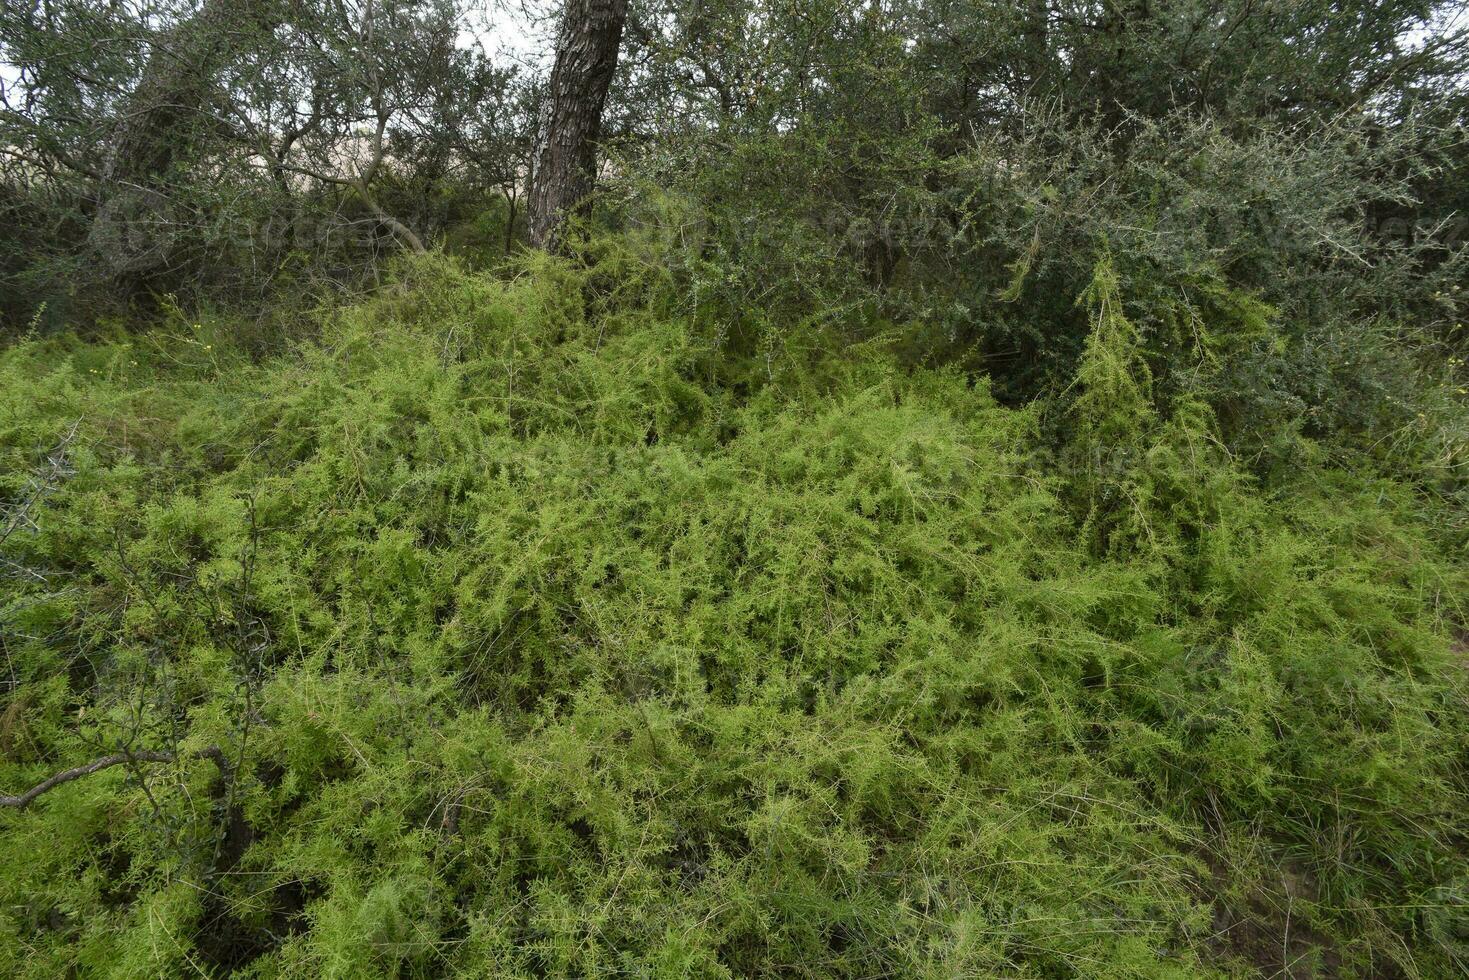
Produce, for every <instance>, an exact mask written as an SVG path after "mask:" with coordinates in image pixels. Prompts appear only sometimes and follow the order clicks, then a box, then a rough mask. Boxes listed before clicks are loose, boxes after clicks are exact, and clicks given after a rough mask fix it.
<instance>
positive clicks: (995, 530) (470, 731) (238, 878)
mask: <svg viewBox="0 0 1469 980" xmlns="http://www.w3.org/2000/svg"><path fill="white" fill-rule="evenodd" d="M595 285H596V284H595V283H593V282H591V281H589V280H588V278H587V276H586V275H584V274H582V273H579V272H577V271H575V270H573V269H570V268H568V267H565V266H559V265H554V264H551V263H548V262H542V263H541V264H540V267H539V268H537V269H536V270H533V271H531V272H528V273H527V274H525V275H524V276H522V277H521V278H519V279H517V280H515V281H513V282H510V283H508V284H506V283H501V282H497V281H494V280H491V279H489V278H478V277H472V276H467V275H465V274H462V273H460V272H457V271H455V270H453V269H451V268H446V267H443V266H442V265H436V264H434V263H432V262H430V263H424V264H420V265H419V266H418V267H416V268H414V269H412V270H411V271H410V272H409V273H408V274H407V275H406V276H405V278H404V280H403V282H402V283H400V284H399V285H397V286H394V287H390V288H388V289H386V290H385V291H384V293H383V294H382V295H381V296H379V297H378V298H376V299H373V300H371V301H369V302H367V303H365V304H363V305H358V306H354V307H351V308H348V309H344V310H339V311H336V312H332V313H329V314H324V315H323V320H324V326H323V327H322V331H321V335H320V336H319V337H318V338H315V339H313V340H311V341H310V342H304V343H302V344H300V345H299V347H298V349H296V350H293V351H292V352H290V354H289V355H288V356H284V355H283V356H278V357H274V358H270V359H266V360H262V361H252V360H251V359H250V358H248V357H246V356H245V355H244V354H242V353H240V352H239V351H238V350H237V349H235V348H234V347H232V346H231V345H230V343H229V342H228V341H227V340H226V339H225V338H226V337H227V336H228V333H229V331H228V330H227V329H226V327H225V326H223V325H219V324H214V323H212V322H210V321H207V320H204V321H199V322H192V321H190V320H188V319H184V318H178V317H175V318H174V319H172V320H170V321H169V322H167V323H164V324H161V325H160V326H159V327H158V328H156V329H155V330H153V331H151V332H148V333H145V334H141V335H138V336H135V337H133V338H132V339H130V340H128V341H125V342H116V343H110V344H109V343H89V344H82V343H79V342H70V341H66V340H61V339H50V340H45V341H30V342H23V343H19V344H17V345H15V346H12V347H11V348H9V349H8V350H6V351H4V352H3V353H0V459H3V463H0V474H3V476H0V495H3V496H0V499H3V501H4V503H5V510H4V519H3V521H0V535H3V540H0V559H3V569H0V574H3V576H4V579H3V581H4V592H3V605H0V640H3V645H4V646H3V650H4V665H3V668H4V670H5V672H6V673H5V676H4V677H3V678H0V681H3V684H4V687H3V688H0V691H3V700H0V791H3V792H5V793H15V792H19V791H20V790H22V789H24V788H27V787H29V786H31V785H33V784H34V783H37V782H39V781H40V780H42V779H44V778H46V777H47V776H48V775H50V774H52V773H53V772H56V771H57V770H59V769H62V768H65V767H68V766H73V765H77V764H81V763H85V762H87V761H89V760H91V759H94V758H96V757H98V756H101V755H105V754H108V753H112V752H127V753H134V754H137V753H144V752H152V753H157V754H159V755H160V756H163V755H166V756H167V758H165V759H163V760H162V761H158V760H154V761H147V760H143V759H135V760H134V761H132V762H131V763H127V764H123V765H118V766H114V767H112V768H110V769H108V770H106V771H104V772H99V773H97V774H95V775H91V776H88V777H86V778H83V779H78V780H76V781H73V782H70V783H68V784H66V785H64V786H61V787H59V788H57V789H55V790H54V791H52V792H49V793H47V794H46V795H44V796H42V797H40V798H38V799H37V800H36V801H35V802H34V803H32V804H31V806H29V807H28V808H26V809H23V810H6V811H0V969H3V972H4V973H5V974H6V975H7V976H35V977H52V976H58V975H64V974H66V973H67V972H68V971H72V972H75V973H78V974H82V975H92V974H112V975H122V976H133V975H136V976H145V975H147V976H155V975H161V974H175V973H177V974H186V975H194V974H205V975H222V974H224V973H226V972H229V971H232V970H233V971H237V972H239V973H240V975H242V976H255V977H276V976H280V977H299V976H335V977H358V976H369V975H398V976H454V975H460V976H476V977H477V976H489V975H495V976H547V975H552V976H562V975H580V976H604V975H617V974H627V975H637V976H658V977H683V976H689V977H717V976H759V975H781V976H805V977H874V976H895V977H896V976H928V977H936V978H937V977H945V978H947V977H957V976H1000V975H1003V976H1034V977H1138V976H1142V977H1180V978H1183V977H1198V976H1235V975H1239V976H1248V975H1256V974H1264V975H1280V974H1281V973H1282V972H1283V973H1284V974H1285V975H1289V976H1308V975H1313V974H1319V975H1343V976H1394V975H1401V976H1410V977H1434V976H1447V975H1451V974H1454V973H1458V972H1460V971H1463V970H1464V969H1466V967H1469V914H1466V903H1469V870H1466V868H1469V864H1466V861H1465V854H1466V841H1465V834H1466V831H1469V807H1466V805H1465V804H1466V797H1465V789H1466V771H1465V759H1466V750H1469V702H1466V692H1469V689H1466V684H1465V680H1464V676H1465V655H1464V653H1463V652H1462V650H1461V649H1460V648H1457V647H1456V646H1455V644H1454V641H1453V635H1454V634H1453V631H1454V629H1455V626H1456V624H1457V623H1459V622H1460V621H1461V617H1460V614H1461V610H1460V608H1459V606H1458V605H1457V603H1456V598H1457V596H1459V595H1461V594H1462V587H1463V584H1464V576H1463V569H1462V567H1461V563H1460V562H1459V561H1458V560H1457V558H1456V556H1453V555H1448V554H1446V553H1445V548H1444V546H1442V545H1441V544H1440V543H1439V540H1438V538H1437V537H1436V536H1435V533H1434V525H1435V520H1436V519H1435V516H1434V513H1433V512H1432V511H1431V510H1430V509H1428V508H1429V505H1428V504H1425V503H1423V502H1422V501H1421V500H1420V498H1419V497H1418V496H1417V495H1416V494H1415V493H1413V492H1412V491H1411V489H1410V488H1408V487H1406V486H1403V485H1400V484H1398V483H1394V482H1391V481H1388V480H1385V479H1381V478H1378V477H1374V476H1371V475H1366V471H1365V470H1358V471H1356V472H1354V471H1353V470H1352V469H1351V468H1349V467H1346V466H1342V465H1337V464H1331V465H1328V464H1327V463H1325V462H1310V461H1306V460H1304V459H1303V461H1302V462H1301V463H1300V465H1299V466H1298V467H1297V469H1296V470H1295V471H1294V472H1293V473H1292V474H1291V475H1290V476H1289V478H1282V479H1281V480H1279V481H1277V482H1276V483H1273V484H1272V485H1271V486H1270V487H1269V488H1268V489H1266V488H1263V487H1261V486H1259V485H1257V484H1256V483H1254V482H1253V481H1252V479H1251V478H1250V477H1248V476H1247V475H1245V474H1244V473H1243V472H1242V471H1241V470H1240V468H1239V467H1238V466H1237V465H1236V464H1235V463H1234V462H1233V461H1232V460H1231V459H1230V458H1229V455H1228V453H1227V452H1226V451H1225V450H1224V449H1223V448H1221V447H1220V445H1219V444H1218V443H1217V441H1216V440H1215V439H1214V437H1213V434H1212V420H1211V417H1210V414H1209V412H1208V411H1207V410H1206V409H1204V408H1202V407H1200V406H1199V405H1196V404H1191V403H1182V402H1181V403H1178V404H1170V405H1160V404H1156V403H1155V401H1154V395H1153V393H1152V391H1151V389H1150V386H1149V385H1148V382H1147V377H1146V370H1145V369H1144V368H1142V367H1141V365H1140V364H1139V363H1138V362H1137V360H1136V358H1135V357H1133V356H1132V353H1131V346H1130V345H1132V344H1134V343H1135V340H1136V338H1135V334H1134V333H1133V332H1132V331H1131V329H1130V325H1129V324H1127V322H1126V321H1125V319H1122V317H1121V314H1120V313H1119V312H1118V310H1117V307H1116V304H1115V302H1110V301H1109V296H1110V292H1115V288H1116V286H1115V282H1114V281H1112V280H1110V279H1109V278H1108V277H1107V275H1106V270H1105V269H1104V270H1102V273H1101V274H1099V277H1098V283H1097V285H1096V287H1095V288H1094V295H1093V296H1092V298H1091V302H1092V306H1093V310H1094V322H1095V325H1096V329H1095V330H1094V333H1093V336H1092V338H1091V340H1090V341H1089V344H1088V348H1087V353H1086V354H1085V355H1084V357H1083V362H1082V370H1081V372H1080V381H1079V382H1078V386H1077V388H1076V389H1075V390H1074V391H1073V392H1071V393H1069V396H1068V397H1069V401H1067V402H1066V403H1065V404H1064V405H1063V404H1062V402H1060V401H1053V402H1052V403H1051V404H1050V405H1048V406H1042V405H1039V404H1038V405H1036V406H1033V407H1030V408H1026V409H1012V408H1005V407H1001V406H999V405H998V404H997V403H996V402H995V401H994V400H993V399H992V398H991V397H990V395H989V394H988V392H987V389H986V386H985V383H984V382H983V380H975V379H973V378H966V377H964V376H962V375H960V374H958V373H951V372H946V371H941V370H931V369H924V368H919V369H910V368H900V367H898V366H897V362H896V361H895V360H893V358H891V357H890V356H889V354H888V353H887V352H886V351H885V349H884V347H883V344H882V343H881V342H874V343H872V344H869V345H866V346H862V347H857V348H853V349H848V350H844V351H840V352H837V353H818V352H816V351H815V350H814V348H813V349H806V348H801V347H799V346H798V345H794V344H793V345H788V346H786V347H784V348H782V349H781V350H780V351H779V352H778V356H777V354H766V355H763V357H762V360H761V361H760V362H759V364H758V370H755V371H752V372H751V377H753V378H757V379H758V380H759V383H758V384H757V383H753V382H750V381H741V382H740V383H738V384H730V383H727V382H726V380H722V376H721V371H722V370H723V369H722V368H721V366H720V364H719V358H718V356H717V355H718V352H717V351H716V350H715V349H714V345H713V343H712V342H711V341H710V340H709V339H708V337H707V335H706V334H705V333H704V332H701V331H699V330H695V329H693V328H691V327H690V326H689V325H688V324H686V323H683V322H680V321H678V320H676V319H670V318H668V317H664V316H660V315H659V314H658V312H657V310H656V308H654V307H653V306H650V305H649V304H647V303H640V302H638V301H637V300H636V297H633V298H626V297H624V298H621V299H618V300H616V301H615V302H612V301H608V302H601V301H596V302H594V301H592V300H589V299H588V296H589V294H590V292H594V291H595V288H594V287H595ZM1068 406H1069V407H1068ZM1042 412H1067V413H1070V421H1069V422H1068V424H1067V425H1066V426H1064V428H1065V429H1066V430H1068V431H1069V432H1070V433H1072V434H1071V436H1070V437H1069V441H1068V442H1067V443H1066V444H1065V445H1061V446H1057V445H1055V444H1054V443H1053V442H1052V441H1050V440H1049V439H1046V438H1043V436H1042V432H1043V430H1046V431H1048V430H1050V429H1052V428H1055V426H1054V425H1049V426H1048V425H1043V424H1042V418H1041V414H1042ZM212 748H217V749H219V750H220V753H219V755H220V756H221V757H222V758H223V760H225V762H226V763H227V764H220V763H219V762H217V761H213V760H212V759H211V758H210V757H209V756H208V755H207V754H206V753H207V751H208V750H210V749H212Z"/></svg>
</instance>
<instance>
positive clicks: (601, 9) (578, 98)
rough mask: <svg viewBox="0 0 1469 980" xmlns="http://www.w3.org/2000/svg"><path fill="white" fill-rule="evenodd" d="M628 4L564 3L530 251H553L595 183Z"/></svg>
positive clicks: (539, 151)
mask: <svg viewBox="0 0 1469 980" xmlns="http://www.w3.org/2000/svg"><path fill="white" fill-rule="evenodd" d="M626 21H627V0H566V8H565V10H563V11H562V14H561V29H560V32H559V34H558V35H557V38H556V63H555V66H554V67H553V68H552V69H551V80H550V83H549V85H548V86H547V91H546V103H545V106H544V108H543V109H542V111H541V125H540V131H539V132H538V134H537V138H536V139H537V142H536V148H535V152H534V153H533V154H532V157H531V162H532V168H533V169H532V174H531V186H530V195H529V200H528V201H527V204H526V207H527V217H528V219H529V220H528V224H529V236H530V243H531V245H533V246H535V247H536V248H545V249H554V248H556V247H557V245H558V244H559V242H558V234H559V229H560V227H561V222H562V219H563V218H565V217H566V216H567V215H568V214H571V213H573V212H574V211H575V210H576V209H577V208H578V207H579V206H580V205H581V204H582V202H583V201H585V199H586V197H587V195H588V194H590V193H591V191H592V186H593V184H594V183H595V180H596V166H597V137H598V135H599V134H600V130H601V125H602V108H603V106H605V105H606V103H607V90H608V88H609V87H610V86H611V85H612V75H613V72H614V71H615V70H616V68H617V50H618V48H619V47H620V46H621V43H622V28H623V25H624V23H625V22H626Z"/></svg>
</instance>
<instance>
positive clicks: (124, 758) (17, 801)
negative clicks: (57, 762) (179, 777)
mask: <svg viewBox="0 0 1469 980" xmlns="http://www.w3.org/2000/svg"><path fill="white" fill-rule="evenodd" d="M187 755H189V756H192V757H193V758H196V759H210V760H212V761H213V762H214V764H215V765H216V766H218V767H219V772H220V775H221V776H223V777H224V778H225V779H231V778H232V777H233V776H234V768H233V767H232V766H231V765H230V763H229V760H228V759H226V758H225V756H224V752H223V751H221V750H220V748H219V746H217V745H211V746H209V747H208V748H203V749H199V750H198V751H196V752H190V753H187ZM177 758H178V756H177V755H176V754H175V753H173V752H115V753H113V754H112V755H104V756H103V757H102V758H100V759H93V760H92V761H91V762H89V763H87V764H86V765H84V766H76V767H74V768H72V769H63V770H62V771H61V772H58V773H57V774H56V775H54V776H52V777H50V778H49V779H45V780H42V781H41V782H39V783H37V784H36V785H34V786H32V787H31V788H30V789H28V790H26V791H25V792H24V793H21V794H20V795H19V796H0V807H13V808H17V809H19V808H24V807H27V806H30V804H31V803H32V802H33V801H34V800H35V799H36V797H38V796H41V795H42V794H45V793H49V792H51V791H52V790H53V789H55V788H56V787H58V786H64V785H66V784H67V783H69V782H72V781H73V780H77V779H81V778H82V777H83V776H90V775H91V774H92V773H94V772H101V771H102V770H104V769H111V768H112V767H113V766H121V765H124V764H126V763H130V762H173V761H175V760H176V759H177Z"/></svg>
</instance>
